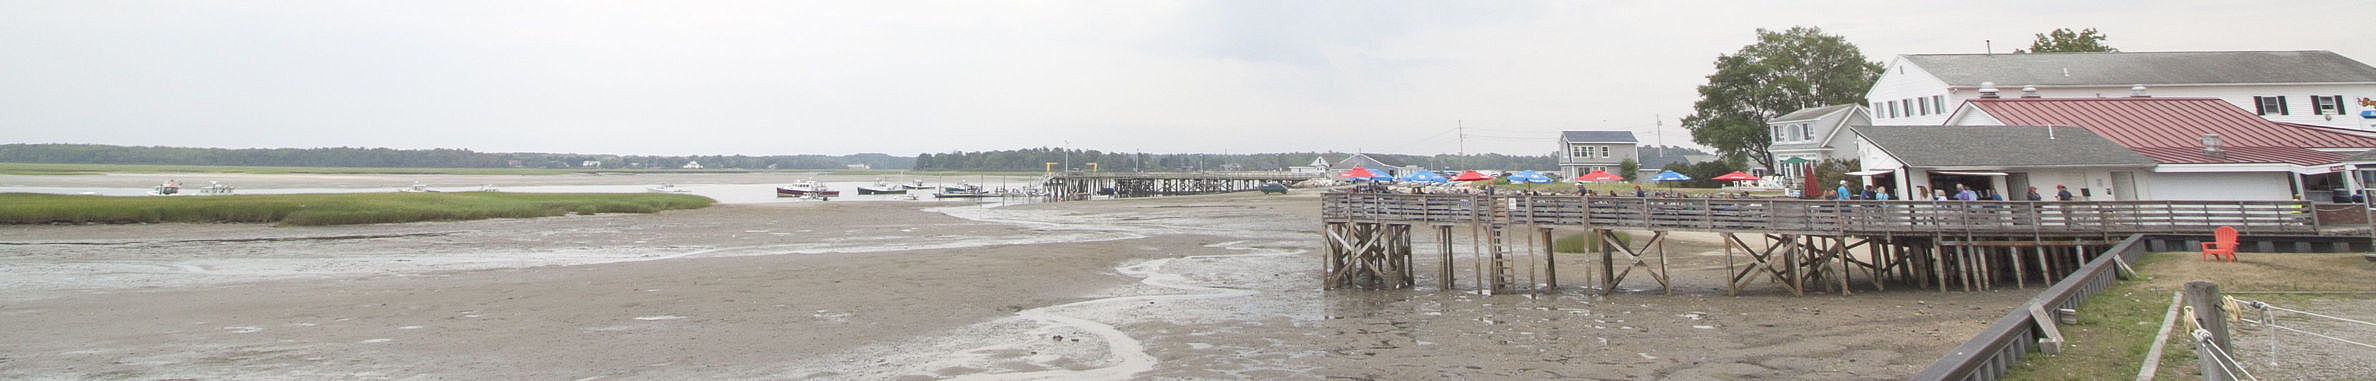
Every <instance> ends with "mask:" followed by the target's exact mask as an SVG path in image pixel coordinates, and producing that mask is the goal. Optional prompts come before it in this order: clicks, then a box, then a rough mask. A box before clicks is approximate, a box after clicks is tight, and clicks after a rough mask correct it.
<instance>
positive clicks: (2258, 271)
mask: <svg viewBox="0 0 2376 381" xmlns="http://www.w3.org/2000/svg"><path fill="white" fill-rule="evenodd" d="M2199 255H2200V254H2199V253H2191V252H2179V253H2149V254H2146V255H2145V256H2144V257H2143V258H2142V259H2140V260H2138V261H2137V262H2138V263H2135V264H2133V267H2134V268H2136V269H2137V272H2138V273H2139V274H2141V275H2142V276H2141V277H2139V278H2137V279H2131V280H2125V281H2118V282H2113V284H2112V287H2110V288H2106V289H2104V292H2103V293H2099V294H2096V295H2095V297H2091V298H2088V299H2087V300H2086V301H2084V302H2081V303H2080V304H2079V324H2071V325H2064V326H2062V327H2061V328H2062V334H2063V338H2064V340H2066V341H2067V344H2066V345H2065V346H2064V347H2063V352H2062V354H2059V355H2051V356H2049V355H2044V354H2035V353H2033V354H2031V356H2030V357H2025V358H2023V359H2022V361H2021V363H2020V364H2016V365H2015V366H2014V367H2013V369H2012V372H2011V373H2008V374H2006V379H2013V380H2100V379H2123V380H2125V379H2134V378H2136V376H2137V367H2139V366H2142V365H2143V363H2141V362H2140V361H2143V360H2144V358H2145V352H2146V351H2148V350H2150V348H2151V347H2152V346H2153V336H2154V334H2155V333H2156V332H2157V331H2159V330H2160V329H2161V321H2162V315H2163V314H2164V313H2166V312H2168V309H2169V307H2170V293H2172V292H2176V291H2178V290H2180V289H2184V288H2185V287H2186V286H2185V285H2186V282H2188V281H2194V280H2208V281H2212V282H2214V283H2219V289H2220V290H2221V291H2223V292H2238V291H2279V292H2282V291H2369V290H2376V284H2369V283H2368V282H2367V281H2366V279H2370V278H2371V277H2376V264H2370V263H2368V261H2367V260H2364V259H2361V258H2360V256H2359V254H2261V255H2255V254H2254V253H2243V254H2239V255H2238V262H2235V263H2225V262H2203V261H2200V260H2198V256H2199ZM2271 296H2276V295H2255V296H2254V297H2252V298H2251V299H2269V298H2268V297H2271ZM2280 297H2281V296H2280ZM2170 336H2171V337H2170V338H2169V343H2167V344H2164V347H2163V348H2162V358H2161V367H2160V368H2161V370H2160V371H2157V372H2155V374H2154V379H2162V380H2185V379H2194V378H2197V377H2196V376H2195V374H2194V372H2195V363H2194V361H2195V354H2194V347H2192V346H2191V345H2192V344H2191V343H2190V342H2188V341H2187V340H2186V339H2185V338H2184V337H2185V335H2184V334H2182V333H2180V332H2175V331H2173V332H2171V334H2170Z"/></svg>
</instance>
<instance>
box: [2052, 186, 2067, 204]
mask: <svg viewBox="0 0 2376 381" xmlns="http://www.w3.org/2000/svg"><path fill="white" fill-rule="evenodd" d="M2054 200H2055V201H2070V200H2071V188H2068V187H2064V186H2062V184H2055V185H2054Z"/></svg>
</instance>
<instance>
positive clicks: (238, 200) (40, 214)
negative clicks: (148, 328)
mask: <svg viewBox="0 0 2376 381" xmlns="http://www.w3.org/2000/svg"><path fill="white" fill-rule="evenodd" d="M714 203H716V201H715V200H711V199H709V198H708V197H701V196H692V195H680V194H658V193H650V194H647V193H501V192H448V193H341V194H287V195H230V196H172V197H114V196H83V195H55V194H35V193H0V224H46V223H75V224H81V223H103V224H125V223H157V222H215V223H274V224H282V225H351V224H376V223H393V222H417V221H462V220H478V219H488V218H526V217H548V216H560V215H567V214H571V213H576V214H594V213H654V212H659V211H662V210H671V209H696V208H702V207H708V206H710V205H711V204H714Z"/></svg>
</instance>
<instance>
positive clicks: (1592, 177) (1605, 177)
mask: <svg viewBox="0 0 2376 381" xmlns="http://www.w3.org/2000/svg"><path fill="white" fill-rule="evenodd" d="M1624 179H1625V177H1624V176H1618V175H1613V174H1609V173H1608V172H1601V171H1598V170H1594V171H1592V172H1591V173H1585V174H1584V175H1583V176H1576V181H1587V182H1589V181H1617V180H1624Z"/></svg>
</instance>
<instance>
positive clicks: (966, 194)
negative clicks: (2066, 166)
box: [932, 191, 994, 198]
mask: <svg viewBox="0 0 2376 381" xmlns="http://www.w3.org/2000/svg"><path fill="white" fill-rule="evenodd" d="M992 196H994V195H992V194H990V193H988V192H982V191H965V192H949V191H941V192H934V193H932V198H983V197H992Z"/></svg>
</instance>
